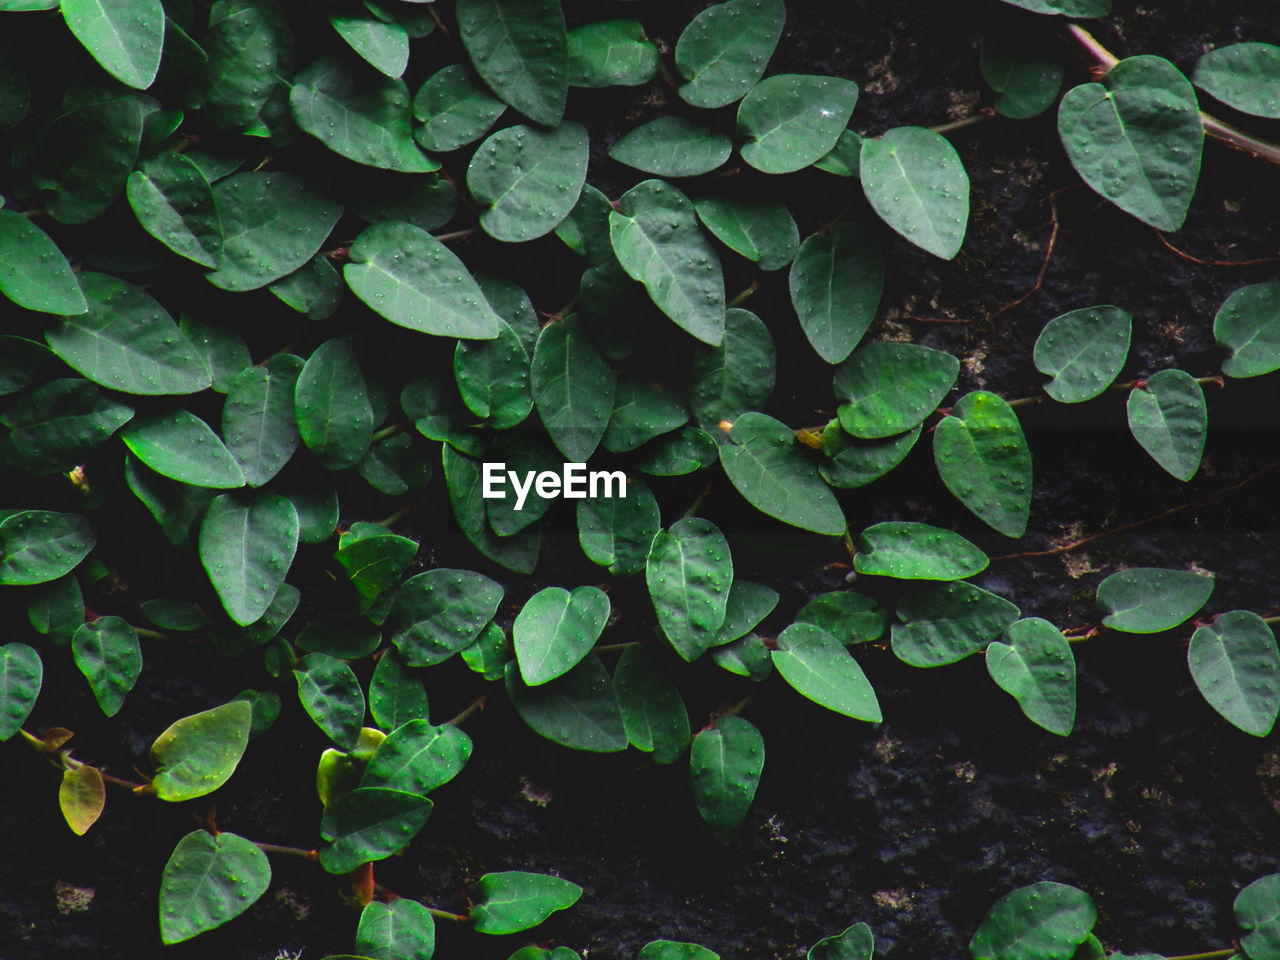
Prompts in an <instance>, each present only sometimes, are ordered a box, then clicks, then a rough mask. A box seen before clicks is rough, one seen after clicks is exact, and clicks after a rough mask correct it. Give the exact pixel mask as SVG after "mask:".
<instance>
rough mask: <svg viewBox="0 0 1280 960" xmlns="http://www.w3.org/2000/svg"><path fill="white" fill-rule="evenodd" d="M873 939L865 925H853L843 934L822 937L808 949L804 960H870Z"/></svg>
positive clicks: (873, 946)
mask: <svg viewBox="0 0 1280 960" xmlns="http://www.w3.org/2000/svg"><path fill="white" fill-rule="evenodd" d="M874 949H875V937H873V936H872V934H871V928H870V927H869V926H867V925H866V924H865V923H855V924H854V925H853V926H851V927H849V928H848V929H847V930H845V931H844V932H843V933H841V934H838V935H836V936H834V937H824V938H823V939H821V940H819V941H818V942H817V943H815V944H814V945H813V946H812V947H810V948H809V952H808V953H807V954H806V955H805V956H806V960H871V956H872V953H873V951H874Z"/></svg>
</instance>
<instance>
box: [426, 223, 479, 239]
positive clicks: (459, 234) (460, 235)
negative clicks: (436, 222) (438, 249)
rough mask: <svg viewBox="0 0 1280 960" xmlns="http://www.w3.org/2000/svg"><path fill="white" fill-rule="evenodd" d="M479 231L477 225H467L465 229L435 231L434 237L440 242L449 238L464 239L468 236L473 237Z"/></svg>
mask: <svg viewBox="0 0 1280 960" xmlns="http://www.w3.org/2000/svg"><path fill="white" fill-rule="evenodd" d="M479 232H480V228H479V227H467V228H466V229H465V230H452V231H450V232H449V233H437V234H436V235H435V238H436V239H437V240H439V241H440V242H441V243H448V242H450V241H451V240H466V239H468V238H470V237H474V236H475V235H476V234H477V233H479Z"/></svg>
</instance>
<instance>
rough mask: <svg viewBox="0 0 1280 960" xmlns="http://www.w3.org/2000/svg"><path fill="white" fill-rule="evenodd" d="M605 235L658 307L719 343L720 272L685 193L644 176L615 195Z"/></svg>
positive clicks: (686, 327) (702, 336)
mask: <svg viewBox="0 0 1280 960" xmlns="http://www.w3.org/2000/svg"><path fill="white" fill-rule="evenodd" d="M609 235H610V238H611V240H612V243H613V252H614V254H615V255H616V256H617V258H618V262H619V263H620V264H622V268H623V269H624V270H625V271H626V272H627V275H628V276H630V277H631V278H632V279H633V280H639V281H640V282H641V283H643V284H644V286H645V289H646V290H648V291H649V296H650V298H651V299H652V300H653V302H654V303H655V304H657V306H658V309H659V310H661V311H662V312H663V313H665V314H666V315H667V316H668V317H670V318H671V319H672V320H673V321H675V323H676V325H677V326H679V327H681V328H682V329H684V330H686V331H688V332H689V333H690V334H692V335H693V336H695V337H697V338H698V339H699V340H701V341H702V342H703V343H708V344H710V345H711V346H713V347H714V346H717V345H718V344H719V343H720V341H721V340H722V339H723V338H724V313H725V307H724V276H723V274H722V273H721V270H720V258H719V257H717V256H716V252H715V249H714V248H713V247H712V246H711V241H709V240H708V239H707V238H706V236H705V235H704V234H703V232H702V230H701V229H700V228H699V226H698V216H697V213H696V212H695V210H694V206H693V204H692V203H691V202H690V201H689V198H688V197H686V196H685V195H684V194H683V193H681V192H680V191H679V190H677V189H676V188H675V187H673V186H671V184H669V183H664V182H663V181H661V180H645V181H644V182H643V183H640V184H638V185H637V186H634V187H632V188H631V189H630V190H628V191H627V192H626V193H624V194H623V195H622V197H621V198H620V199H619V200H618V203H617V207H616V209H615V210H614V211H613V212H612V213H610V214H609Z"/></svg>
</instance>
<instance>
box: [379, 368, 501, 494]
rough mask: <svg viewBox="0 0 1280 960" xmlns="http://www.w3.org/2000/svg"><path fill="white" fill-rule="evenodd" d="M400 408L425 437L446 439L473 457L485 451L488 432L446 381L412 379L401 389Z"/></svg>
mask: <svg viewBox="0 0 1280 960" xmlns="http://www.w3.org/2000/svg"><path fill="white" fill-rule="evenodd" d="M400 407H401V409H403V410H404V412H405V414H406V415H407V416H408V417H409V419H410V420H412V421H413V425H414V428H415V429H416V430H417V431H418V432H419V433H420V434H422V435H423V436H424V437H427V438H428V439H430V440H440V441H443V442H444V443H445V444H447V445H448V446H450V447H452V448H453V449H455V450H458V451H459V452H462V453H466V454H469V455H470V456H480V455H481V454H483V453H484V452H485V449H486V446H487V445H486V443H485V440H486V438H485V435H484V434H482V433H481V432H480V430H479V429H478V428H477V427H478V425H477V424H475V423H474V422H473V420H474V418H473V417H472V416H471V415H470V414H469V413H468V412H467V410H466V408H464V407H463V406H462V404H461V403H460V402H459V399H458V395H457V394H456V393H455V392H454V391H453V390H451V389H450V388H449V386H448V384H447V383H446V382H445V381H444V380H437V379H434V378H430V377H419V378H418V379H417V380H412V381H410V382H409V383H408V384H407V385H406V386H405V388H404V389H403V390H402V391H401V392H400ZM478 473H479V471H478V470H477V475H478Z"/></svg>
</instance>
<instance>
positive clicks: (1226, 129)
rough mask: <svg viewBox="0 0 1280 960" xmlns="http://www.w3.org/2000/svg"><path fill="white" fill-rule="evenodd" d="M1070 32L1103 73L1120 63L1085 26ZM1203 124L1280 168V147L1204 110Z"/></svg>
mask: <svg viewBox="0 0 1280 960" xmlns="http://www.w3.org/2000/svg"><path fill="white" fill-rule="evenodd" d="M1067 33H1068V34H1069V35H1070V36H1071V38H1072V39H1074V40H1075V41H1076V42H1077V43H1078V44H1080V46H1081V47H1082V48H1083V49H1084V51H1085V52H1086V53H1087V54H1088V55H1089V56H1091V57H1092V58H1093V59H1094V60H1095V61H1096V62H1097V64H1098V66H1100V67H1101V68H1102V72H1103V73H1106V72H1107V71H1108V70H1110V69H1111V68H1112V67H1114V66H1115V65H1116V64H1117V63H1119V62H1120V60H1119V58H1117V57H1116V55H1115V54H1114V53H1112V52H1111V51H1110V50H1108V49H1107V48H1106V47H1104V46H1103V45H1102V44H1101V43H1099V42H1098V40H1097V38H1096V37H1094V36H1093V34H1091V33H1090V32H1089V31H1088V30H1086V29H1084V27H1080V26H1077V25H1076V24H1074V23H1072V24H1068V25H1067ZM1200 123H1201V125H1202V126H1203V127H1204V133H1205V136H1207V137H1213V138H1214V139H1215V140H1220V141H1222V142H1223V143H1225V144H1226V145H1227V146H1229V147H1231V148H1232V149H1235V150H1239V151H1241V152H1242V153H1247V154H1249V155H1250V156H1253V157H1257V158H1258V159H1259V160H1265V161H1266V162H1267V163H1274V164H1276V165H1278V166H1280V145H1277V144H1274V143H1270V142H1268V141H1266V140H1259V139H1258V138H1257V137H1255V136H1253V135H1252V134H1248V133H1245V131H1243V130H1241V129H1240V128H1239V127H1235V126H1232V125H1231V124H1229V123H1225V122H1224V121H1222V120H1219V119H1218V118H1217V117H1215V116H1212V115H1211V114H1208V113H1205V112H1204V111H1203V110H1201V111H1200Z"/></svg>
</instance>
